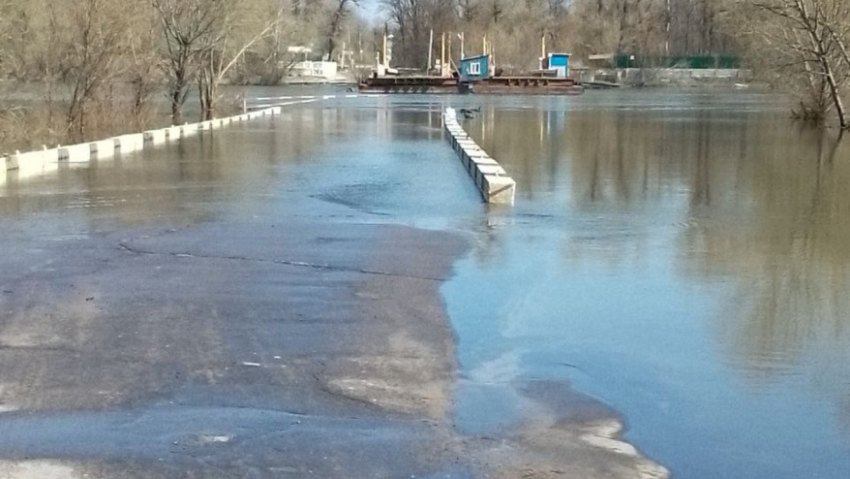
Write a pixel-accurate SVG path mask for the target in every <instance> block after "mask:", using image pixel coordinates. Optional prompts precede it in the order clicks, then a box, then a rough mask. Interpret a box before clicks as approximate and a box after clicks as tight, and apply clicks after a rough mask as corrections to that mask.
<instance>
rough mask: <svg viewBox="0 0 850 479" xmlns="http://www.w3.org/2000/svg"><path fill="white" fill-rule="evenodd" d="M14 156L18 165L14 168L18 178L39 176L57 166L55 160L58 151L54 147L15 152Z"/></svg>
mask: <svg viewBox="0 0 850 479" xmlns="http://www.w3.org/2000/svg"><path fill="white" fill-rule="evenodd" d="M14 156H15V157H16V158H15V161H16V163H17V165H18V168H17V170H16V175H17V178H18V180H24V179H27V178H32V177H36V176H41V175H43V174H45V173H49V172H51V171H56V170H57V169H58V168H59V164H58V163H57V161H56V159H57V158H58V151H57V150H55V149H54V150H47V149H44V150H40V151H31V152H28V153H16V154H15V155H14Z"/></svg>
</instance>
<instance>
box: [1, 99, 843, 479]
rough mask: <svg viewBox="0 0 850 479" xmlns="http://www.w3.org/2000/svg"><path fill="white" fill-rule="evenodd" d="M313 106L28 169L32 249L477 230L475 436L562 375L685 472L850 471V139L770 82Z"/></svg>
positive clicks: (5, 206) (471, 285)
mask: <svg viewBox="0 0 850 479" xmlns="http://www.w3.org/2000/svg"><path fill="white" fill-rule="evenodd" d="M267 92H268V91H264V92H263V93H262V94H266V93H267ZM260 95H261V94H260V93H257V96H260ZM446 106H468V107H478V106H481V112H480V113H478V114H476V115H475V117H474V118H471V119H468V120H466V121H465V126H466V128H467V131H468V132H469V133H470V134H471V135H472V136H473V137H474V138H475V139H476V140H478V141H479V143H480V144H481V145H482V146H483V147H484V148H485V149H486V150H487V151H488V152H489V153H490V154H491V155H492V156H494V157H495V158H496V159H497V160H499V161H500V162H501V163H502V165H503V166H504V167H505V169H506V170H507V171H508V172H509V173H510V174H511V175H512V176H513V177H514V178H515V179H516V180H517V184H518V192H517V198H516V205H515V206H514V207H512V208H511V207H500V208H488V207H487V206H485V205H483V204H481V201H480V197H479V196H478V194H477V192H476V191H475V190H474V187H473V186H472V182H471V181H470V180H469V178H468V177H467V175H466V173H465V171H464V170H463V168H462V167H461V165H460V162H459V161H458V160H457V158H456V157H455V155H454V152H453V151H452V150H451V148H450V147H449V145H448V144H447V143H446V141H445V139H444V138H443V136H442V133H441V125H440V112H441V111H442V109H443V108H444V107H446ZM285 108H286V107H285ZM289 108H290V109H289V110H286V109H285V111H284V114H283V115H281V117H280V118H278V119H275V120H265V119H264V120H259V121H255V122H252V123H249V124H247V125H236V126H232V127H230V128H227V129H224V130H221V131H218V132H215V135H214V136H213V137H212V138H210V137H208V136H205V137H199V138H196V139H189V140H186V141H185V142H183V143H181V144H180V145H179V146H169V147H166V148H162V149H159V150H156V151H152V152H145V154H144V155H142V156H140V157H138V158H133V159H126V158H122V159H116V160H110V161H101V162H97V164H95V165H91V166H84V167H75V168H63V169H60V171H58V172H57V173H54V174H52V175H49V176H45V177H34V178H26V179H21V178H10V179H9V180H8V181H7V182H6V183H5V184H3V185H0V228H3V230H4V231H5V234H14V235H20V237H21V238H22V241H23V240H24V239H25V238H26V236H27V235H31V234H43V235H51V234H61V235H63V236H69V235H74V234H77V235H88V234H96V233H97V232H98V231H101V230H103V229H110V228H116V227H134V228H139V227H142V228H143V227H158V228H161V227H168V226H172V225H173V226H178V225H184V224H187V223H197V224H200V223H205V222H211V221H221V220H225V221H226V220H228V219H234V220H235V219H239V218H245V217H248V218H259V219H269V218H273V219H275V220H276V221H280V224H285V222H286V221H287V220H288V219H289V220H297V219H299V218H303V217H309V218H312V219H315V218H319V219H322V220H324V221H328V222H342V223H375V224H383V223H391V224H404V225H411V226H415V227H420V228H427V229H438V230H447V231H450V232H455V233H458V234H460V235H462V236H464V237H465V238H466V239H467V240H468V241H469V242H470V244H471V249H470V251H469V253H468V254H467V255H466V257H464V258H463V259H462V260H460V261H459V262H458V263H457V264H456V265H455V276H454V277H453V279H452V280H450V281H449V282H448V283H446V284H445V285H444V287H443V289H442V292H443V295H444V300H445V303H446V307H447V310H448V313H449V316H450V318H451V320H452V323H453V324H452V326H453V327H454V330H455V332H456V335H457V355H458V361H459V367H460V371H459V373H458V380H457V383H456V385H455V408H454V412H453V413H452V414H453V418H454V422H455V424H456V427H457V428H458V429H460V430H462V431H463V432H464V433H465V434H468V435H480V436H488V435H497V434H499V432H500V431H503V430H507V429H509V428H511V427H512V426H515V425H516V424H518V423H521V422H522V421H523V420H524V419H525V417H526V414H527V411H524V410H523V404H524V402H523V400H522V398H521V396H522V395H523V394H527V390H528V384H530V383H534V382H536V381H540V382H544V381H545V382H552V381H554V382H564V383H569V384H571V385H572V387H573V388H575V389H576V390H578V391H580V392H582V393H585V394H588V395H590V396H592V397H594V398H596V399H598V400H600V401H602V402H604V403H605V404H607V405H609V406H610V407H611V408H613V409H614V410H617V411H619V412H620V413H621V414H622V416H623V417H624V419H625V421H626V422H627V426H628V430H627V432H626V433H625V437H626V439H627V440H628V441H629V442H631V443H633V444H635V445H636V446H637V447H638V448H639V449H640V450H641V451H642V452H644V453H645V454H647V455H648V456H649V457H651V458H652V459H653V460H655V461H657V462H659V463H661V464H663V465H664V466H665V467H667V468H669V469H670V470H671V471H672V473H673V476H674V477H683V478H705V479H713V478H717V477H748V478H800V477H822V478H845V477H848V476H850V299H848V298H850V296H848V294H847V292H848V291H850V243H848V241H847V238H850V190H848V188H847V187H846V185H848V184H850V143H848V142H847V141H844V142H843V143H840V144H839V143H836V142H835V141H834V138H833V137H832V136H830V135H829V134H820V133H817V132H813V131H810V130H800V129H799V128H798V127H797V126H795V125H794V124H793V123H791V122H789V121H788V120H787V113H786V111H785V110H784V109H783V108H782V104H781V100H778V99H777V98H776V97H773V96H770V95H761V94H753V93H746V92H738V93H717V92H708V93H705V92H682V93H675V92H674V93H671V92H669V91H656V92H641V91H622V92H588V93H587V94H586V95H584V96H582V97H558V98H548V97H415V96H414V97H408V96H398V97H380V98H359V99H350V100H347V99H335V100H328V101H326V102H322V103H316V104H312V105H307V106H299V107H289ZM213 240H214V239H213Z"/></svg>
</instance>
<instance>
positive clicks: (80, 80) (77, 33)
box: [54, 0, 125, 141]
mask: <svg viewBox="0 0 850 479" xmlns="http://www.w3.org/2000/svg"><path fill="white" fill-rule="evenodd" d="M108 2H109V0H79V1H78V2H73V3H71V4H66V5H65V7H66V8H68V11H66V12H65V13H66V14H67V15H68V20H69V22H70V24H69V25H68V27H69V31H68V32H69V38H67V40H66V43H65V47H66V50H65V54H64V58H63V62H64V63H65V65H64V69H63V70H64V77H65V80H66V81H67V82H69V83H70V84H71V96H70V99H69V106H68V125H69V130H70V132H71V138H72V139H74V140H76V141H82V140H83V138H84V136H85V133H86V113H87V110H88V106H89V104H90V103H91V102H92V100H94V99H95V97H96V96H97V94H98V93H99V91H100V89H101V88H102V87H103V86H104V84H105V83H106V82H107V81H108V79H109V78H110V77H114V76H117V75H118V73H119V70H118V65H117V59H118V56H119V54H120V53H121V51H122V48H123V46H124V43H123V34H124V33H125V31H124V29H123V28H122V27H121V23H120V18H121V17H120V16H118V15H117V12H116V11H115V9H114V8H110V7H112V5H110V4H109V3H108ZM62 3H64V2H62ZM54 7H55V8H60V6H59V5H54Z"/></svg>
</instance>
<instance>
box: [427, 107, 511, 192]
mask: <svg viewBox="0 0 850 479" xmlns="http://www.w3.org/2000/svg"><path fill="white" fill-rule="evenodd" d="M443 124H444V125H445V130H446V134H447V137H448V139H449V142H450V143H451V145H452V148H453V149H454V150H455V151H456V152H457V154H458V156H459V157H460V159H461V163H463V166H464V167H465V168H466V170H467V171H468V172H469V175H470V176H471V177H472V179H473V181H474V182H475V186H476V187H477V188H478V191H480V192H481V196H482V197H484V201H486V202H487V203H494V204H513V203H514V199H515V196H516V181H514V180H513V178H511V177H510V176H508V174H507V172H506V171H505V169H504V168H502V167H501V166H500V165H499V163H498V162H497V161H496V160H495V159H493V158H491V157H490V156H489V155H488V154H487V152H485V151H484V150H483V149H481V148H480V147H479V146H478V144H477V143H475V141H474V140H472V139H470V138H469V135H467V134H466V132H465V131H463V128H461V127H460V125H459V124H458V122H457V113H456V112H455V110H454V109H453V108H447V109H446V111H445V113H444V114H443Z"/></svg>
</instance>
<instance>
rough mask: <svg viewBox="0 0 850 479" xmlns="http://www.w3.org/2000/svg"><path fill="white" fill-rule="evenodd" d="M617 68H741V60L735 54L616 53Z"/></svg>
mask: <svg viewBox="0 0 850 479" xmlns="http://www.w3.org/2000/svg"><path fill="white" fill-rule="evenodd" d="M614 66H615V67H616V68H693V69H697V70H708V69H712V68H722V69H729V68H740V67H741V60H740V58H738V57H733V56H723V55H717V56H669V57H668V56H644V55H634V56H632V55H615V56H614Z"/></svg>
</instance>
